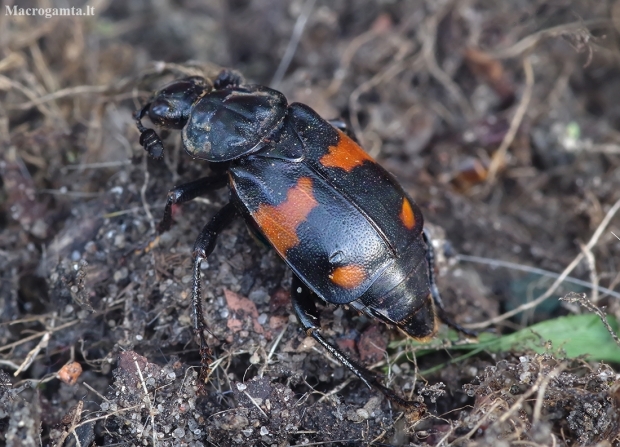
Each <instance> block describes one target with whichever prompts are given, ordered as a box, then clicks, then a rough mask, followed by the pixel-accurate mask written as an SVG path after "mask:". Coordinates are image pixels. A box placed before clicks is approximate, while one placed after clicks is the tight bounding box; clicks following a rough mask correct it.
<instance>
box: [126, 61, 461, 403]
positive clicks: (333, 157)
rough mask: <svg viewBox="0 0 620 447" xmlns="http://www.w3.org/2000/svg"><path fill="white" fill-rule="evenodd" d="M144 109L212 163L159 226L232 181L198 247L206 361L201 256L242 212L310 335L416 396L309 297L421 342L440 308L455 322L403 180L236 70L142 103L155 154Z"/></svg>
mask: <svg viewBox="0 0 620 447" xmlns="http://www.w3.org/2000/svg"><path fill="white" fill-rule="evenodd" d="M145 116H148V117H149V118H150V120H151V121H152V122H153V123H154V124H156V125H158V126H160V127H163V128H169V129H182V137H183V144H184V147H185V150H186V151H187V152H188V153H189V154H190V155H192V156H193V157H196V158H200V159H204V160H207V161H209V162H211V166H212V168H213V170H214V171H215V172H216V174H214V175H212V176H209V177H204V178H201V179H198V180H195V181H193V182H190V183H186V184H183V185H181V186H178V187H176V188H174V189H172V190H171V191H170V192H169V193H168V198H167V202H166V207H165V210H164V216H163V219H162V221H161V222H160V224H159V227H158V229H159V231H160V232H163V231H166V230H168V229H169V228H170V225H171V222H172V215H171V211H172V205H174V204H179V203H183V202H187V201H189V200H192V199H194V198H195V197H197V196H199V195H201V194H204V193H206V192H207V191H210V190H213V189H216V188H223V187H225V186H228V187H229V188H230V202H229V203H228V204H227V205H225V206H224V207H223V208H222V209H220V211H218V212H217V214H215V216H214V217H213V218H212V219H211V221H210V222H208V223H207V224H206V225H205V227H204V228H203V229H202V231H201V232H200V235H199V236H198V239H197V240H196V243H195V245H194V250H193V261H194V262H193V289H192V292H193V293H192V303H193V307H194V328H195V330H196V332H197V334H198V336H199V337H200V343H201V356H202V358H203V369H205V368H206V367H207V366H208V362H209V359H210V357H211V352H210V349H209V347H208V346H207V343H206V340H205V335H204V330H205V329H206V325H205V322H204V317H203V312H202V304H201V295H200V264H201V262H202V260H204V259H206V257H207V256H209V254H210V253H211V252H212V251H213V249H214V247H215V241H216V238H217V235H218V233H220V232H221V231H222V229H223V228H225V227H226V226H227V225H228V224H229V223H230V222H231V220H232V219H233V218H234V217H235V216H236V215H241V216H243V217H244V218H245V219H246V221H247V223H248V226H249V227H250V228H253V229H255V230H257V231H258V232H259V233H260V234H261V235H262V236H264V239H266V240H267V241H268V243H269V244H271V245H272V246H273V248H274V249H275V250H276V251H277V252H278V254H279V255H280V256H281V257H282V259H283V260H284V261H285V262H286V263H287V264H288V266H289V267H290V268H291V269H292V270H293V282H292V288H291V298H292V304H293V309H294V311H295V314H296V316H297V318H298V319H299V321H300V323H301V324H302V326H303V327H304V329H305V330H306V332H307V334H308V335H310V336H312V337H313V338H314V339H315V340H316V341H317V342H319V343H320V344H321V345H323V346H324V347H325V348H326V349H327V350H328V351H329V352H330V353H331V354H332V355H334V356H335V357H336V358H338V360H340V361H341V362H342V363H343V364H344V365H345V366H347V367H348V368H349V369H350V370H351V371H353V372H354V373H355V374H356V375H357V376H358V377H359V378H360V379H361V380H362V381H363V382H364V383H366V384H367V385H368V386H371V385H372V386H374V387H376V388H378V389H379V390H381V391H382V392H383V393H384V394H385V395H386V396H387V397H388V398H390V399H391V400H393V401H395V402H397V403H399V404H401V405H405V406H409V407H411V406H418V405H419V404H417V403H414V402H409V401H406V400H403V399H401V398H400V397H398V396H397V395H396V394H395V393H394V392H393V391H392V390H390V389H389V388H387V387H385V386H383V385H382V384H381V383H380V381H379V379H378V378H377V375H376V374H375V373H373V372H371V371H370V370H368V369H366V368H364V367H363V366H361V365H359V364H357V363H356V362H354V361H353V360H351V359H349V358H348V357H347V356H346V355H344V354H343V353H342V352H341V351H340V350H339V349H338V348H337V347H335V346H334V345H332V344H331V343H329V342H328V341H327V340H326V339H325V338H324V337H323V336H322V335H321V332H320V329H319V328H320V323H319V314H318V312H317V308H316V306H315V301H314V296H313V294H314V295H316V296H318V297H319V298H321V299H322V300H323V301H324V302H327V303H332V304H336V305H344V304H347V305H349V306H351V307H353V308H354V309H357V310H358V311H360V312H363V313H364V314H366V315H368V316H370V317H372V318H377V319H379V320H381V321H383V322H385V323H387V324H389V325H393V326H396V327H398V328H399V329H401V330H402V331H404V332H405V333H407V334H408V335H409V336H411V337H413V338H415V339H418V340H423V339H428V338H430V337H432V336H433V335H434V333H435V331H436V328H437V326H438V321H437V320H438V318H441V319H442V320H443V321H444V322H446V323H448V324H451V325H453V326H455V325H454V324H453V323H452V322H450V321H449V320H448V319H446V318H445V316H444V312H443V307H442V304H441V300H440V298H439V294H438V292H437V288H436V286H435V282H434V278H433V275H434V273H433V265H432V261H433V257H432V251H431V247H430V244H428V242H427V240H426V238H425V234H424V232H423V217H422V213H421V211H420V209H419V208H418V206H417V205H416V204H415V202H414V201H413V200H412V199H411V198H410V197H409V196H408V195H407V194H406V193H405V191H404V190H403V189H402V188H401V186H400V185H399V184H398V183H397V182H396V180H394V178H393V177H392V176H391V175H390V174H388V172H387V171H385V170H384V169H383V168H382V167H381V166H379V165H378V164H377V163H376V162H375V161H374V160H373V159H372V158H371V157H370V156H369V155H367V154H366V152H364V151H363V150H362V149H361V148H360V147H359V146H358V145H357V143H356V142H355V141H354V140H353V139H351V138H350V137H349V136H347V134H346V133H344V132H343V131H341V130H340V129H338V128H336V127H334V126H332V125H331V124H330V123H329V122H328V121H325V120H324V119H323V118H321V117H320V116H319V115H318V114H317V113H316V112H314V111H313V110H312V109H310V108H309V107H308V106H306V105H303V104H299V103H293V104H288V103H287V101H286V99H285V97H284V95H283V94H282V93H280V92H278V91H275V90H272V89H270V88H267V87H264V86H260V85H244V84H243V83H242V80H241V77H240V76H239V75H237V74H236V73H235V72H232V71H228V70H224V71H223V72H222V73H220V75H219V76H218V77H217V79H216V80H215V81H214V82H213V83H211V82H208V81H207V80H206V79H204V78H201V77H189V78H185V79H182V80H179V81H176V82H173V83H171V84H168V85H167V86H165V87H164V88H163V89H162V90H160V91H158V92H157V93H155V94H154V96H153V97H152V98H151V100H150V101H149V102H148V103H147V104H146V105H145V106H144V107H143V108H142V109H141V110H139V111H137V112H136V123H137V126H138V129H139V131H140V133H141V135H140V143H141V144H142V145H143V147H144V148H145V149H146V150H147V151H148V153H149V154H150V155H151V156H153V157H156V158H159V157H161V156H162V154H163V150H164V148H163V144H162V141H161V139H160V138H159V136H158V135H157V134H156V133H155V131H154V130H153V129H147V128H145V127H144V126H143V125H142V122H141V120H142V118H144V117H145ZM217 172H219V173H217ZM455 327H456V326H455ZM459 329H460V328H459Z"/></svg>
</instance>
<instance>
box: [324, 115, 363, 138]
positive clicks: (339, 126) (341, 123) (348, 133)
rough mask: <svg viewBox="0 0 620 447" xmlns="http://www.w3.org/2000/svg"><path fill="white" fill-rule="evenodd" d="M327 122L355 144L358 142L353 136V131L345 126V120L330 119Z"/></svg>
mask: <svg viewBox="0 0 620 447" xmlns="http://www.w3.org/2000/svg"><path fill="white" fill-rule="evenodd" d="M329 124H331V125H332V127H335V128H336V129H338V130H339V131H341V132H342V133H344V134H345V135H346V136H347V137H349V138H351V139H352V140H353V141H355V142H356V143H357V144H359V141H358V140H357V137H356V136H355V134H354V133H353V131H352V130H351V129H350V128H349V126H347V123H346V122H344V121H343V120H330V121H329Z"/></svg>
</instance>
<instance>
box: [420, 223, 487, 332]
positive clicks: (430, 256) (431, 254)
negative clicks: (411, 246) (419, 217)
mask: <svg viewBox="0 0 620 447" xmlns="http://www.w3.org/2000/svg"><path fill="white" fill-rule="evenodd" d="M422 235H423V237H424V242H426V247H427V250H426V261H427V263H428V283H429V285H430V289H431V295H432V296H433V301H434V302H435V304H436V306H437V308H436V310H437V315H438V316H439V318H440V319H441V321H443V322H444V323H445V324H447V325H448V326H450V327H451V328H453V329H456V330H457V331H459V332H462V333H463V334H465V335H470V336H472V337H476V336H477V335H478V333H477V332H476V331H472V330H470V329H465V328H464V327H462V326H460V325H459V324H457V323H456V322H455V321H454V320H452V319H451V318H450V317H449V316H448V314H447V312H446V308H445V307H444V306H443V301H442V300H441V295H440V294H439V289H438V288H437V283H436V282H435V249H434V248H433V244H432V242H431V240H430V236H429V234H428V231H427V230H426V228H425V229H424V231H423V232H422Z"/></svg>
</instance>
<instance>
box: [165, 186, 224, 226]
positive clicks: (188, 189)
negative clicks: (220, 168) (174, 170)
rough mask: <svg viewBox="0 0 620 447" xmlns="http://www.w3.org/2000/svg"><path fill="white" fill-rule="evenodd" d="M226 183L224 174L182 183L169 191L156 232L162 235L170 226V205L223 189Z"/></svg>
mask: <svg viewBox="0 0 620 447" xmlns="http://www.w3.org/2000/svg"><path fill="white" fill-rule="evenodd" d="M227 183H228V177H227V176H226V175H224V174H220V175H213V176H209V177H203V178H200V179H198V180H194V181H193V182H188V183H183V184H182V185H179V186H177V187H175V188H173V189H171V190H170V191H168V197H167V199H166V207H165V208H164V216H163V217H162V219H161V221H160V222H159V224H158V225H157V231H158V232H159V233H163V232H165V231H168V230H169V229H170V226H171V225H172V205H178V204H181V203H185V202H189V201H190V200H193V199H195V198H196V197H198V196H200V195H203V194H205V193H207V192H209V191H212V190H214V189H218V188H223V187H224V186H226V184H227Z"/></svg>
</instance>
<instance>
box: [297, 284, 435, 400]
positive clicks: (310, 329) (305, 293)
mask: <svg viewBox="0 0 620 447" xmlns="http://www.w3.org/2000/svg"><path fill="white" fill-rule="evenodd" d="M291 301H292V303H293V310H294V311H295V315H296V316H297V318H298V319H299V322H300V323H301V325H302V326H303V328H304V329H305V331H306V334H307V335H310V336H312V338H314V339H315V340H316V341H318V342H319V343H320V344H321V345H322V346H323V347H324V348H325V349H327V351H328V352H329V353H330V354H331V355H333V356H334V357H336V358H337V359H338V360H339V361H340V363H342V364H343V365H344V366H346V367H347V368H349V369H350V370H351V371H352V372H353V373H355V375H356V376H357V377H359V378H360V379H361V381H362V382H364V383H365V384H366V385H367V386H368V387H369V388H371V387H375V388H376V389H378V390H379V391H381V392H382V393H383V394H384V395H385V396H386V397H387V398H388V399H389V400H391V401H392V402H394V403H396V404H398V405H401V406H403V407H405V408H407V409H414V408H415V409H416V410H417V411H419V412H423V411H425V407H424V405H423V404H421V403H419V402H414V401H410V400H405V399H402V398H401V397H399V396H397V395H396V393H394V391H392V390H391V389H389V388H387V387H385V386H383V385H382V384H381V382H379V378H378V377H377V374H375V373H374V372H372V371H370V370H369V369H367V368H365V367H363V366H361V365H359V364H358V363H356V362H354V361H353V360H351V359H349V358H348V357H347V356H346V355H345V354H344V353H343V352H342V351H341V350H340V349H338V348H337V347H336V346H334V345H332V344H331V343H329V342H328V341H327V340H325V338H323V336H322V335H321V332H320V321H319V315H318V311H317V308H316V304H315V302H314V299H313V297H312V296H311V294H310V290H309V289H308V288H307V287H306V286H305V285H304V284H303V283H302V282H301V280H300V279H299V278H298V277H297V276H295V275H293V283H292V285H291Z"/></svg>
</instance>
